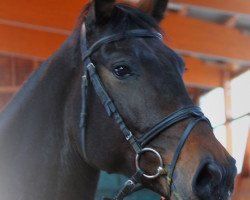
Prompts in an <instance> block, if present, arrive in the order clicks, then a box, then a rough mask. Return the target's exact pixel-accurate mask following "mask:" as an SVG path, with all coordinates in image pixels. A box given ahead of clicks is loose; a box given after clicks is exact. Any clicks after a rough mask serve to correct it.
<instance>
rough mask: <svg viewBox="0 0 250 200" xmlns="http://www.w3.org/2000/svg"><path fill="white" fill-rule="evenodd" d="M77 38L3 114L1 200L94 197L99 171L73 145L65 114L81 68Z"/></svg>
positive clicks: (0, 130)
mask: <svg viewBox="0 0 250 200" xmlns="http://www.w3.org/2000/svg"><path fill="white" fill-rule="evenodd" d="M72 38H73V37H72ZM77 42H78V41H77V40H73V39H69V41H68V42H66V43H65V45H64V46H63V47H62V49H61V50H60V51H59V53H56V54H55V56H53V57H52V58H51V59H49V60H48V61H47V62H46V63H45V64H43V65H42V66H41V67H40V68H39V69H38V70H37V71H36V72H35V73H34V74H33V75H32V77H31V78H30V80H29V81H28V82H27V83H26V84H25V86H24V87H23V88H22V90H21V91H20V92H19V93H18V94H17V96H16V97H15V98H14V99H13V101H12V102H11V103H10V104H9V106H8V107H7V109H6V110H5V111H4V112H3V113H2V114H1V115H0V196H1V199H3V200H34V199H36V200H57V199H60V200H66V199H67V200H68V199H74V200H78V199H79V200H80V199H81V200H82V199H86V200H88V199H92V198H93V195H94V192H95V187H96V183H97V180H98V175H99V173H98V171H97V170H94V169H93V168H90V167H89V166H88V165H87V164H86V163H85V162H84V161H83V160H82V159H81V156H80V155H79V153H78V152H77V151H76V150H74V149H76V148H74V147H72V145H71V143H70V142H71V141H70V139H69V138H70V137H68V136H67V135H66V134H67V133H65V127H64V119H63V118H64V117H63V116H64V115H65V114H64V112H65V110H64V105H65V101H66V97H67V92H68V85H69V83H70V82H71V79H72V76H73V75H74V71H75V68H77V67H79V63H78V61H75V60H74V59H75V56H76V54H77V49H76V47H74V46H76V43H77ZM73 58H74V59H73Z"/></svg>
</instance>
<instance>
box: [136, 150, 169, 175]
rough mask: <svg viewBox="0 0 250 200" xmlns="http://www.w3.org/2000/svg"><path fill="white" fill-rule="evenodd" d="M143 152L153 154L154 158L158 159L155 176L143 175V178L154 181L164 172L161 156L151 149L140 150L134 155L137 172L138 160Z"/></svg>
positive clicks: (138, 167)
mask: <svg viewBox="0 0 250 200" xmlns="http://www.w3.org/2000/svg"><path fill="white" fill-rule="evenodd" d="M145 152H151V153H154V154H155V155H156V157H157V158H158V159H159V162H160V165H159V167H158V168H157V172H156V174H153V175H150V174H145V173H143V176H144V177H146V178H148V179H155V178H157V177H158V176H160V175H161V174H162V173H163V171H164V170H163V161H162V158H161V155H160V154H159V153H158V152H157V151H156V150H154V149H152V148H144V149H142V150H141V151H140V153H138V154H136V157H135V166H136V169H137V170H141V168H140V164H139V163H140V158H141V155H142V154H144V153H145Z"/></svg>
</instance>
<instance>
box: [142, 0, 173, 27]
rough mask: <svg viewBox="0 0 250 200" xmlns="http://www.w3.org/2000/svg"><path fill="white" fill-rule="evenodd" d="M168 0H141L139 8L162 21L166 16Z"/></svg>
mask: <svg viewBox="0 0 250 200" xmlns="http://www.w3.org/2000/svg"><path fill="white" fill-rule="evenodd" d="M167 5H168V0H140V1H139V3H138V8H139V9H141V10H143V11H144V12H146V13H148V14H149V15H151V16H152V17H154V18H155V19H156V21H158V22H160V21H161V20H162V19H163V18H164V13H165V11H166V9H167Z"/></svg>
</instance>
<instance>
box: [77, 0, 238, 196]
mask: <svg viewBox="0 0 250 200" xmlns="http://www.w3.org/2000/svg"><path fill="white" fill-rule="evenodd" d="M145 2H146V3H149V2H150V1H146V0H145ZM152 2H153V3H152V4H151V5H150V6H145V5H144V4H143V3H142V4H141V5H140V8H141V9H136V8H129V7H127V6H124V5H115V4H114V1H112V0H105V1H103V0H99V1H97V0H96V1H94V3H93V4H92V5H90V6H89V8H88V13H87V15H86V16H87V17H86V20H85V26H86V29H84V28H83V30H82V36H81V37H85V31H86V41H87V46H88V48H90V47H91V46H92V45H93V44H94V43H95V42H97V41H98V40H100V39H101V38H105V37H106V36H111V35H114V34H115V35H116V36H117V34H118V35H119V34H120V33H124V35H126V36H124V35H123V36H121V38H120V39H114V37H116V36H114V37H112V39H111V40H112V41H107V38H106V40H105V39H104V40H105V41H104V40H102V41H101V42H100V41H99V44H100V45H99V44H98V45H97V48H96V49H94V50H93V51H91V52H90V54H89V57H88V56H87V57H86V59H88V58H90V59H91V61H92V62H93V64H94V65H95V70H96V71H97V74H98V75H99V77H100V81H101V83H102V84H103V86H104V88H105V90H106V91H107V94H108V96H109V97H110V98H111V99H112V101H113V103H114V105H115V107H116V108H117V111H118V112H119V113H120V116H121V119H122V120H123V121H124V124H122V123H121V122H118V123H120V125H121V124H122V125H121V126H123V125H126V127H127V128H128V129H129V130H130V131H131V132H132V134H133V135H134V136H135V138H142V139H145V136H144V133H145V132H146V133H150V134H151V133H154V132H157V131H155V130H152V127H154V128H155V129H157V127H156V125H157V124H158V125H159V126H160V127H161V128H162V129H161V130H158V132H157V135H156V137H152V138H150V140H148V141H147V142H145V144H143V141H142V140H141V141H140V139H139V140H138V141H140V142H141V143H140V144H141V146H144V147H145V146H146V147H149V148H152V149H154V150H156V151H157V152H159V154H160V157H161V158H162V161H163V165H164V167H163V168H165V169H164V170H165V173H163V171H164V170H162V171H161V170H160V175H159V176H157V177H156V178H154V179H149V178H146V177H142V180H141V181H142V183H143V185H144V186H146V187H148V188H150V189H152V190H153V191H156V192H158V193H160V194H162V195H163V196H168V194H169V192H170V191H169V188H168V186H169V185H171V194H172V197H173V199H175V198H177V197H180V198H181V199H228V197H229V196H230V193H231V192H232V190H233V182H234V176H235V172H236V168H235V161H234V159H233V158H232V157H231V156H230V155H229V154H228V153H227V151H226V150H225V149H224V148H223V147H222V145H221V144H220V143H219V142H218V141H217V140H216V138H215V136H214V134H213V132H212V129H211V127H210V125H209V122H208V121H207V120H206V118H205V117H204V116H202V114H201V113H200V112H199V110H198V111H197V110H192V109H194V107H192V105H193V103H192V101H191V100H190V98H189V96H188V94H187V91H186V89H185V86H184V84H183V80H182V73H183V71H184V63H183V61H182V60H181V58H180V57H179V56H178V55H177V54H176V53H175V52H174V51H173V50H171V49H170V48H168V47H167V46H165V45H164V43H163V42H162V41H161V40H160V39H159V38H157V36H158V34H155V33H154V32H158V31H159V30H160V29H159V27H158V25H157V23H158V22H159V21H160V20H161V19H162V17H163V13H164V11H165V8H166V5H167V1H160V0H159V1H152ZM179 26H181V24H179ZM138 29H140V31H142V29H143V31H145V32H143V31H142V32H140V31H139V32H138V33H137V35H136V34H134V32H133V31H134V30H137V31H138ZM131 30H132V32H133V33H132V32H129V31H131ZM135 32H136V31H135ZM150 32H151V33H152V34H151V35H150ZM128 33H130V34H131V33H132V34H131V35H132V36H131V35H129V34H128ZM153 33H154V34H153ZM127 34H128V35H127ZM147 34H148V35H147ZM184 37H185V36H184ZM83 40H84V38H83ZM83 51H87V50H86V49H85V50H84V49H83ZM84 53H86V52H83V54H84ZM86 59H85V61H86ZM87 64H89V63H88V62H87ZM85 67H87V66H86V65H85ZM93 69H94V68H93ZM93 69H90V71H88V76H89V77H90V78H93V77H92V75H91V73H92V71H91V70H93ZM94 79H95V78H94ZM93 82H98V81H97V80H92V84H90V86H89V88H88V95H87V102H88V103H87V120H86V123H87V128H86V135H85V144H84V145H85V150H86V155H87V158H88V162H89V163H90V164H91V165H94V166H95V167H97V168H98V169H102V170H106V171H108V172H116V173H121V174H125V175H132V174H134V173H135V171H136V166H135V156H136V153H135V151H134V150H133V148H131V145H130V143H129V142H128V141H126V140H125V139H124V136H123V134H122V131H121V130H120V129H119V126H117V124H116V123H115V122H114V120H113V119H110V118H108V117H107V116H106V114H105V112H104V109H103V107H102V106H101V104H100V97H99V98H98V97H97V95H96V94H95V92H94V89H95V90H97V93H98V90H99V93H103V91H102V88H100V87H99V86H98V84H99V83H93ZM93 85H94V87H95V88H93ZM96 85H97V86H96ZM98 87H99V88H98ZM99 95H100V94H99ZM100 96H102V95H100ZM102 98H104V100H103V99H102ZM105 98H106V97H105V95H103V96H102V97H101V99H102V100H103V101H105ZM106 106H108V105H106ZM112 106H113V105H111V107H112ZM190 106H191V107H190ZM183 108H187V109H186V110H188V109H189V108H191V110H190V111H188V112H187V111H186V110H185V109H183ZM107 109H109V108H107ZM177 110H181V111H180V112H178V113H175V111H177ZM111 111H112V108H111ZM196 111H197V112H198V115H196V114H195V112H196ZM112 112H113V111H112ZM112 112H111V113H112ZM181 112H184V114H183V113H182V114H180V113H181ZM171 113H174V114H172V115H171V116H172V117H173V118H174V120H176V122H175V123H173V124H171V123H170V122H169V121H171V120H169V118H170V117H171V116H170V117H168V118H167V120H166V116H169V115H170V114H171ZM113 115H115V116H113V117H114V118H116V120H117V121H119V119H117V116H116V114H114V113H113ZM185 116H186V117H185ZM178 117H180V118H181V117H183V119H178ZM118 118H119V117H118ZM164 119H165V121H164ZM197 119H198V120H197ZM159 122H160V124H159ZM166 123H169V124H170V125H169V126H166ZM123 128H124V127H121V129H123ZM187 129H188V130H187ZM158 133H159V134H158ZM184 133H185V134H186V135H187V136H186V138H184V139H183V134H184ZM125 134H126V133H125ZM150 134H149V137H150ZM147 138H148V137H147ZM180 140H183V146H182V145H179V143H180ZM184 142H185V143H184ZM179 146H180V149H179V152H178V155H177V158H176V162H177V163H176V165H175V166H172V168H173V169H169V167H167V166H169V165H171V164H172V162H173V157H174V155H175V153H176V151H178V150H177V147H179ZM138 152H139V158H138V160H139V163H138V164H139V167H140V168H142V169H143V171H144V172H145V173H146V174H149V175H150V174H155V173H156V172H157V168H158V166H159V164H160V163H159V160H161V159H160V158H159V157H158V156H157V154H155V153H154V152H145V153H140V150H138ZM170 168H171V166H170ZM168 170H169V171H171V170H172V172H173V179H172V180H169V179H168V178H167V174H168V173H170V172H169V171H168ZM166 171H167V172H166ZM170 178H171V177H170ZM169 182H171V184H169Z"/></svg>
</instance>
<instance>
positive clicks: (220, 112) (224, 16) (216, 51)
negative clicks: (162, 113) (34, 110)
mask: <svg viewBox="0 0 250 200" xmlns="http://www.w3.org/2000/svg"><path fill="white" fill-rule="evenodd" d="M87 2H88V1H87V0H71V1H60V0H43V1H40V0H8V1H7V0H6V1H3V0H2V1H0V110H2V109H3V108H4V106H5V105H6V104H7V103H8V101H10V99H11V97H13V95H15V93H16V92H17V91H18V89H19V88H20V87H21V85H22V84H23V82H24V81H25V80H26V79H27V78H28V76H29V75H30V74H31V73H32V71H33V70H35V69H36V68H37V67H38V66H39V64H40V63H42V62H43V61H44V60H46V58H48V57H49V56H50V55H51V54H52V53H53V52H54V51H56V50H57V49H58V48H59V47H60V45H61V44H62V42H63V41H64V40H65V39H66V38H67V36H68V35H69V34H70V32H71V30H72V29H73V28H74V25H75V23H76V19H77V17H78V15H79V13H80V11H81V9H82V8H83V6H84V5H85V4H86V3H87ZM130 2H132V3H135V2H136V1H135V0H134V1H133V0H130ZM161 27H162V29H163V30H164V31H165V33H166V39H165V43H166V44H167V45H168V46H170V47H172V48H173V49H175V50H176V51H177V52H178V53H179V54H180V55H181V56H182V57H183V58H184V60H185V62H186V67H187V71H186V73H185V75H184V81H185V84H186V87H187V89H188V91H189V94H190V96H191V98H192V99H193V101H194V102H195V103H196V104H197V105H200V106H201V108H202V109H203V111H204V112H205V114H206V115H207V116H208V118H209V119H210V120H211V122H212V125H213V127H214V132H215V134H216V137H217V138H218V140H219V141H220V142H221V143H222V144H223V145H224V146H225V148H226V149H227V150H228V151H229V152H230V154H231V155H232V156H233V157H234V158H235V159H236V160H237V169H238V176H237V180H236V190H235V195H234V197H233V199H235V200H249V199H250V131H249V122H250V0H227V1H225V0H172V1H170V3H169V7H168V11H167V15H166V18H165V19H164V20H163V21H162V23H161ZM123 182H124V177H122V176H117V175H112V176H108V175H107V174H105V173H103V174H102V179H101V181H100V183H99V189H98V193H97V199H98V198H99V197H100V196H103V194H107V193H109V194H111V195H112V194H114V193H116V191H117V190H118V189H119V187H120V185H121V184H123ZM140 197H142V196H140ZM154 197H157V195H155V194H152V193H150V192H148V193H146V194H145V193H144V196H143V199H144V200H146V199H152V198H154ZM157 198H158V197H157ZM131 199H138V197H136V196H134V197H132V198H131Z"/></svg>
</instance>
